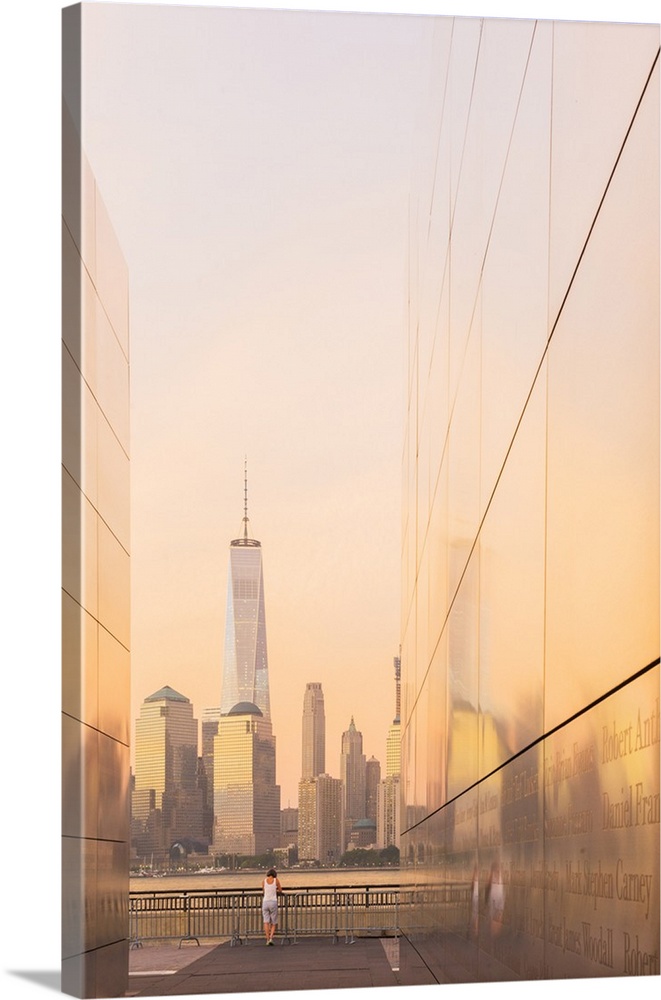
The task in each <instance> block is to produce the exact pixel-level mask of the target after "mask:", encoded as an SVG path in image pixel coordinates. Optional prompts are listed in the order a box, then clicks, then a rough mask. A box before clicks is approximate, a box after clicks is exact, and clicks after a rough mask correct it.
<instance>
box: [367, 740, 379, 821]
mask: <svg viewBox="0 0 661 1000" xmlns="http://www.w3.org/2000/svg"><path fill="white" fill-rule="evenodd" d="M380 781H381V761H379V760H377V759H376V757H374V756H372V757H370V759H369V760H368V761H366V763H365V817H364V818H365V819H371V820H374V822H376V799H377V790H378V787H379V783H380Z"/></svg>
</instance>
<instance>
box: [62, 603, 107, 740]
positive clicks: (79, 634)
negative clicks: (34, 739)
mask: <svg viewBox="0 0 661 1000" xmlns="http://www.w3.org/2000/svg"><path fill="white" fill-rule="evenodd" d="M98 629H99V623H98V622H97V620H96V618H93V617H92V615H90V614H88V612H87V611H85V610H84V609H83V608H81V606H80V604H78V602H77V601H75V600H74V599H73V598H72V597H70V596H69V594H67V593H66V592H65V591H63V592H62V711H63V712H64V713H65V714H66V715H68V716H70V717H71V718H74V719H78V720H80V722H83V723H85V724H86V725H88V726H97V725H98V720H99V674H98V670H97V669H96V659H97V656H98V642H99V637H98ZM81 662H85V663H87V664H89V666H90V669H89V670H88V671H87V672H86V673H85V675H84V676H83V677H82V678H81V675H80V664H81Z"/></svg>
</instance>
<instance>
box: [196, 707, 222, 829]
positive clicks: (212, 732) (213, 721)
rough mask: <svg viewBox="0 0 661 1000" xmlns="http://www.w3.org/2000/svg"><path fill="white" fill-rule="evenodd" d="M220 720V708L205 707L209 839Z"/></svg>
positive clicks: (204, 741) (203, 746)
mask: <svg viewBox="0 0 661 1000" xmlns="http://www.w3.org/2000/svg"><path fill="white" fill-rule="evenodd" d="M219 721H220V709H219V708H205V709H204V711H203V713H202V720H201V723H202V724H201V730H202V766H203V768H204V774H205V777H206V781H207V784H206V795H205V814H204V815H205V818H204V830H205V836H208V838H209V840H211V839H212V838H213V770H214V768H213V747H214V740H215V738H216V736H217V735H218V722H219Z"/></svg>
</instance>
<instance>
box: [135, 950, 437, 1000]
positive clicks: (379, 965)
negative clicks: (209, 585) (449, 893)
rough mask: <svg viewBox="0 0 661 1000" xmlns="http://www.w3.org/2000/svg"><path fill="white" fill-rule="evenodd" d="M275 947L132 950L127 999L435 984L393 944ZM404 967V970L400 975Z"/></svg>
mask: <svg viewBox="0 0 661 1000" xmlns="http://www.w3.org/2000/svg"><path fill="white" fill-rule="evenodd" d="M276 942H277V943H276V944H274V945H273V947H267V946H266V944H265V943H264V942H263V941H258V940H255V941H251V942H250V943H249V944H242V945H235V946H234V947H232V946H231V945H230V943H229V942H224V943H223V944H216V945H209V944H201V945H200V946H199V947H198V945H196V944H195V943H191V942H184V943H182V946H181V948H180V947H179V946H178V944H171V945H151V946H150V945H145V946H144V947H143V948H134V949H132V950H131V952H130V958H129V991H128V993H127V996H134V997H135V996H137V997H148V996H165V997H167V996H178V995H188V994H191V995H193V994H205V993H250V992H255V991H257V992H261V991H270V990H303V989H304V990H319V989H340V988H359V987H367V986H401V985H417V984H423V983H434V982H435V981H436V980H435V979H434V978H433V977H432V976H431V975H430V973H429V971H428V970H427V968H426V967H425V966H424V965H423V964H422V963H421V962H420V961H418V960H416V956H415V953H412V954H408V953H407V960H406V961H404V962H401V963H400V957H401V951H402V948H404V949H405V947H406V945H405V943H404V944H403V946H402V948H400V947H399V945H398V942H395V941H393V940H392V939H387V938H358V939H356V941H354V943H353V944H345V943H344V941H343V940H341V941H340V942H338V943H337V944H333V941H332V939H331V938H300V939H299V940H298V942H297V943H296V944H293V943H292V944H283V943H281V941H278V940H277V938H276ZM400 964H401V969H400Z"/></svg>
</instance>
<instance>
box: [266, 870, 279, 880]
mask: <svg viewBox="0 0 661 1000" xmlns="http://www.w3.org/2000/svg"><path fill="white" fill-rule="evenodd" d="M266 874H267V875H270V876H271V878H275V877H276V875H277V874H278V873H277V871H276V870H275V868H269V870H268V871H267V873H266Z"/></svg>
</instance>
